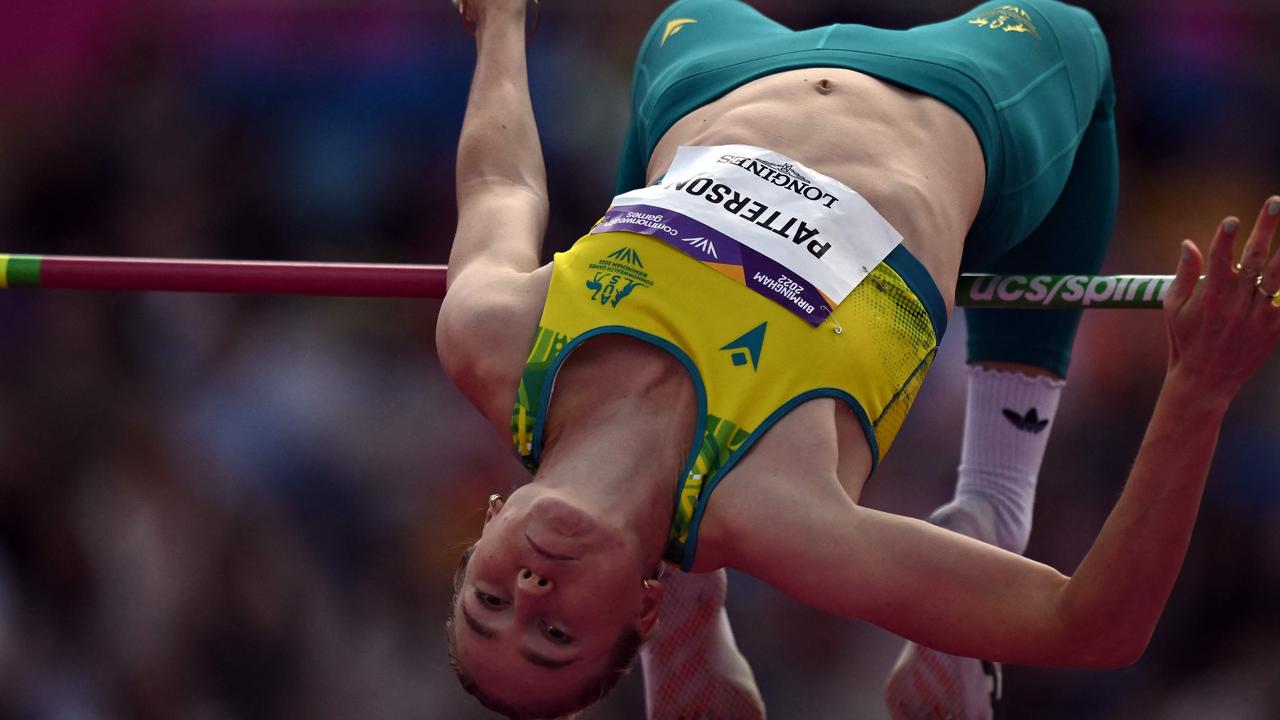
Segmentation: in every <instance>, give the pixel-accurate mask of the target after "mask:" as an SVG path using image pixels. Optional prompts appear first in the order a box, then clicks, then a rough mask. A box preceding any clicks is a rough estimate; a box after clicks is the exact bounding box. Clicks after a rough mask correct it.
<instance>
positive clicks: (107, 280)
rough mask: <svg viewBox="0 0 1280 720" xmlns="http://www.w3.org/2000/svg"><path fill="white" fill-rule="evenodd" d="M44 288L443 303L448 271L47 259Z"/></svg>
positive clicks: (440, 268) (335, 265)
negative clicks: (386, 299) (308, 296)
mask: <svg viewBox="0 0 1280 720" xmlns="http://www.w3.org/2000/svg"><path fill="white" fill-rule="evenodd" d="M40 287H42V288H60V289H69V290H158V291H170V292H206V293H250V294H285V295H333V296H343V297H403V298H442V297H444V291H445V267H444V266H443V265H381V264H366V263H297V262H249V261H235V260H168V259H159V258H101V257H57V256H45V257H43V258H42V263H41V268H40Z"/></svg>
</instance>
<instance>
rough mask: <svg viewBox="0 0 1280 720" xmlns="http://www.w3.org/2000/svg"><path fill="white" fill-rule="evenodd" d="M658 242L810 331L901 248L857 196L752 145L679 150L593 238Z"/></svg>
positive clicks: (620, 202) (613, 210) (616, 207)
mask: <svg viewBox="0 0 1280 720" xmlns="http://www.w3.org/2000/svg"><path fill="white" fill-rule="evenodd" d="M618 231H625V232H634V233H640V234H643V235H650V236H652V237H655V238H659V239H661V240H663V241H664V242H666V243H667V244H668V245H671V246H672V247H674V248H677V249H679V250H680V251H681V252H684V253H685V254H686V255H689V256H690V257H693V258H695V259H697V260H699V261H701V262H702V263H704V264H706V265H708V266H710V267H712V268H714V269H715V270H718V271H720V272H721V273H723V274H724V275H726V276H728V277H730V278H732V279H734V280H736V281H738V282H740V283H742V284H743V285H746V286H747V287H749V288H751V289H752V290H754V291H756V292H758V293H760V294H761V295H764V296H765V297H767V298H770V299H772V300H774V301H775V302H777V303H779V304H781V305H782V306H783V307H786V308H787V309H788V310H791V311H792V312H794V313H795V314H797V315H799V316H800V317H802V318H804V319H805V320H806V321H808V322H809V323H810V324H811V325H814V326H817V325H819V324H820V323H822V321H823V320H825V319H826V318H827V317H828V316H829V315H831V312H832V309H833V308H835V307H836V305H838V304H839V303H840V302H842V301H843V300H844V299H845V298H846V297H848V295H849V293H851V292H853V289H854V288H856V287H857V286H858V283H860V282H862V280H863V279H864V278H866V276H867V275H868V274H870V272H871V269H872V268H874V267H875V266H877V265H879V264H880V262H881V261H882V260H884V259H885V257H887V256H888V255H889V252H890V251H891V250H893V248H894V247H896V246H897V245H898V243H899V242H901V241H902V235H901V234H899V233H898V232H897V231H896V230H894V229H893V226H891V225H890V224H889V223H888V221H886V220H885V219H884V218H883V217H881V216H880V214H879V213H877V212H876V211H875V208H873V207H871V204H870V203H868V202H867V201H866V200H865V199H863V197H862V196H861V195H859V194H858V193H856V192H854V191H853V190H851V189H850V188H849V187H847V186H846V185H844V184H843V183H841V182H840V181H838V180H835V179H833V178H829V177H827V176H826V175H823V174H821V173H818V172H816V171H814V170H811V169H809V168H807V167H805V166H803V165H801V164H800V163H798V162H796V161H794V160H791V159H789V158H787V157H786V156H784V155H779V154H778V153H775V152H772V151H770V150H766V149H764V148H758V147H753V146H750V145H718V146H715V147H681V148H680V149H679V151H678V152H677V153H676V157H675V160H673V161H672V163H671V168H670V169H669V170H668V171H667V174H666V176H665V177H664V178H663V179H662V180H661V181H660V182H659V183H658V184H656V185H653V186H651V187H647V188H642V189H640V190H633V191H631V192H628V193H623V194H622V195H619V196H617V197H615V198H614V199H613V205H612V206H611V207H610V208H609V212H608V213H606V214H605V217H604V219H603V220H601V222H600V223H599V224H597V225H596V226H595V227H594V228H593V229H592V230H591V232H592V234H595V233H603V232H618Z"/></svg>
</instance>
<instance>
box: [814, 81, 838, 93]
mask: <svg viewBox="0 0 1280 720" xmlns="http://www.w3.org/2000/svg"><path fill="white" fill-rule="evenodd" d="M815 87H817V88H818V92H819V93H821V94H823V95H830V94H831V93H833V92H835V89H836V84H835V83H833V82H831V81H830V80H828V79H826V78H822V79H821V80H819V81H818V84H817V85H816V86H815Z"/></svg>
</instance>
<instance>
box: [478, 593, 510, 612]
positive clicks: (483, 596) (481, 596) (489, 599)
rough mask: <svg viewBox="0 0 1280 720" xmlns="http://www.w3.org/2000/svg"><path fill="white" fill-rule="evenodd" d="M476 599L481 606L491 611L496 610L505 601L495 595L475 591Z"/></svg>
mask: <svg viewBox="0 0 1280 720" xmlns="http://www.w3.org/2000/svg"><path fill="white" fill-rule="evenodd" d="M476 599H477V600H479V601H480V604H481V605H483V606H485V607H487V608H489V609H491V610H498V609H500V608H501V607H502V606H503V605H505V604H506V601H504V600H503V599H502V598H500V597H498V596H497V595H490V594H489V593H487V592H485V591H483V590H476Z"/></svg>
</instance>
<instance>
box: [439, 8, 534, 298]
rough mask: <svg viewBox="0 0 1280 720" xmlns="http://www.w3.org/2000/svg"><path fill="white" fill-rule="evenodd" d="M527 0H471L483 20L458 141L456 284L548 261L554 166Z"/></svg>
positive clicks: (452, 267)
mask: <svg viewBox="0 0 1280 720" xmlns="http://www.w3.org/2000/svg"><path fill="white" fill-rule="evenodd" d="M525 3H526V0H467V2H466V4H465V7H466V10H467V14H468V15H469V16H470V17H471V19H473V20H474V21H475V23H476V71H475V75H474V77H473V78H472V80H471V95H470V97H469V98H468V100H467V112H466V118H465V119H464V120H463V123H462V136H461V138H460V139H459V141H458V166H457V195H458V228H457V232H456V233H455V235H454V239H453V251H452V252H451V253H450V255H449V273H448V283H449V286H450V287H451V288H452V286H453V285H454V283H455V282H457V281H458V280H459V279H460V278H462V277H464V276H465V275H467V274H469V273H472V272H475V271H476V270H479V271H480V272H481V273H483V274H486V275H488V274H492V273H529V272H532V271H533V270H535V269H536V268H537V267H538V265H539V262H540V257H541V248H542V236H543V233H544V232H545V231H546V224H547V214H548V202H547V180H546V171H545V168H544V167H543V161H542V148H541V146H540V144H539V140H538V128H537V125H536V124H535V122H534V117H533V106H532V104H531V102H530V100H529V81H528V71H527V67H526V62H525Z"/></svg>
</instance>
